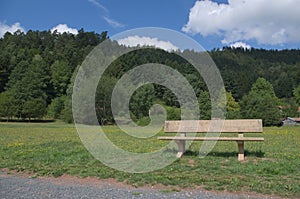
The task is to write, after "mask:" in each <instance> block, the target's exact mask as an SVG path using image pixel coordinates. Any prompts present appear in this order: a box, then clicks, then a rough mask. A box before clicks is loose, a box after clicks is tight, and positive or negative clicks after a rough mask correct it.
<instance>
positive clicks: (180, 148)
mask: <svg viewBox="0 0 300 199" xmlns="http://www.w3.org/2000/svg"><path fill="white" fill-rule="evenodd" d="M175 142H176V144H177V145H178V153H177V155H176V157H177V158H181V156H182V155H183V153H184V152H185V140H176V141H175Z"/></svg>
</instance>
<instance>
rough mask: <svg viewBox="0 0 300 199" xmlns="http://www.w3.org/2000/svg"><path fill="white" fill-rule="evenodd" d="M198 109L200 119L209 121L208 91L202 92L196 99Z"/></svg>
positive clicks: (209, 103)
mask: <svg viewBox="0 0 300 199" xmlns="http://www.w3.org/2000/svg"><path fill="white" fill-rule="evenodd" d="M198 103H199V107H200V119H202V120H209V119H210V118H211V108H212V106H211V100H210V96H209V93H208V91H202V92H201V93H200V95H199V97H198Z"/></svg>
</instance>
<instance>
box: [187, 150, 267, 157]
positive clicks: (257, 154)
mask: <svg viewBox="0 0 300 199" xmlns="http://www.w3.org/2000/svg"><path fill="white" fill-rule="evenodd" d="M237 154H238V152H210V153H208V154H207V156H215V157H227V158H228V157H236V156H237ZM184 155H185V156H199V151H190V150H187V151H186V152H185V153H184ZM245 156H254V157H259V158H262V157H264V156H265V153H264V152H262V151H247V150H245Z"/></svg>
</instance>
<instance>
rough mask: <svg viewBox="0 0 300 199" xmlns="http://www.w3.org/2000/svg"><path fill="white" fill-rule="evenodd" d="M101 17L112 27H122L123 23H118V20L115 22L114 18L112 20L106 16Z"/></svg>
mask: <svg viewBox="0 0 300 199" xmlns="http://www.w3.org/2000/svg"><path fill="white" fill-rule="evenodd" d="M103 19H104V20H105V21H106V22H107V23H108V24H109V25H110V26H112V27H114V28H122V27H124V26H125V25H124V24H122V23H120V22H117V21H116V20H113V19H111V18H108V17H103Z"/></svg>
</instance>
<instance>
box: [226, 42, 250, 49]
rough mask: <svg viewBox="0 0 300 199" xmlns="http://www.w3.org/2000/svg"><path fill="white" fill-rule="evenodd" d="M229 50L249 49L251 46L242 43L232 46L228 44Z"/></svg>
mask: <svg viewBox="0 0 300 199" xmlns="http://www.w3.org/2000/svg"><path fill="white" fill-rule="evenodd" d="M230 47H231V48H243V49H251V46H250V45H248V44H246V43H244V42H235V43H233V44H230Z"/></svg>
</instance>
